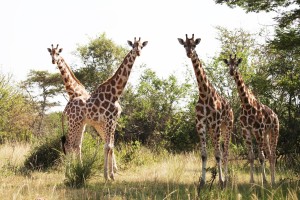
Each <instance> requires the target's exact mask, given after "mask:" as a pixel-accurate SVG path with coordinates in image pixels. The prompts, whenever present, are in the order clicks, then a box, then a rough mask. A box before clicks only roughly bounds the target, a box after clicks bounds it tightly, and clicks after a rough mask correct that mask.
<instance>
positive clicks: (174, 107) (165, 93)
mask: <svg viewBox="0 0 300 200" xmlns="http://www.w3.org/2000/svg"><path fill="white" fill-rule="evenodd" d="M191 91H193V90H192V89H191V84H190V83H188V81H186V82H185V83H179V82H178V80H177V78H176V77H175V76H174V75H170V76H169V77H168V78H166V79H160V78H159V77H157V75H156V73H155V72H154V71H152V70H150V69H146V70H145V71H144V73H143V74H142V75H141V77H140V80H139V83H138V84H137V87H136V88H134V87H133V86H129V87H127V90H126V92H125V93H124V96H123V97H122V100H121V103H122V107H123V112H122V115H121V119H120V127H119V128H120V129H119V131H118V132H119V133H120V134H121V136H122V138H123V140H128V138H129V139H130V140H139V141H141V142H142V144H146V145H148V146H150V147H151V148H152V149H155V148H158V147H167V148H168V149H169V150H174V151H176V150H177V151H178V150H191V149H193V147H194V146H193V145H191V146H190V148H184V147H183V146H184V145H187V144H190V143H193V144H195V143H196V141H197V139H196V140H195V139H194V138H197V137H198V136H197V133H196V131H195V115H194V113H195V111H193V112H192V113H193V114H191V113H190V110H189V109H188V108H187V106H188V102H186V99H190V98H189V97H190V92H191ZM175 118H176V120H174V119H175ZM191 118H192V120H190V119H191ZM191 124H192V125H191ZM184 127H185V128H186V127H189V129H185V128H184ZM190 127H192V130H191V128H190ZM179 138H182V139H186V141H184V140H180V139H179ZM191 138H193V139H191Z"/></svg>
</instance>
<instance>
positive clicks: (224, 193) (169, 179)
mask: <svg viewBox="0 0 300 200" xmlns="http://www.w3.org/2000/svg"><path fill="white" fill-rule="evenodd" d="M131 148H132V147H130V146H122V147H120V148H119V149H118V151H117V152H116V155H117V159H118V164H119V169H120V171H119V172H118V173H117V175H116V181H108V182H106V181H105V180H104V178H103V175H102V174H103V169H102V166H100V163H102V161H101V159H102V157H103V154H102V148H100V150H99V153H97V156H96V157H97V160H96V161H95V165H93V166H92V167H91V169H92V171H93V173H91V174H92V176H90V177H89V178H88V179H87V180H86V181H85V182H84V186H83V187H81V188H72V187H68V186H66V185H65V180H66V176H65V172H66V171H65V168H64V167H61V168H58V169H55V170H53V169H52V170H48V171H35V172H33V173H31V174H30V175H27V176H23V175H20V174H19V173H14V172H11V173H8V172H7V171H10V169H6V172H4V171H3V170H2V171H1V174H0V176H1V179H0V199H37V198H41V199H42V198H43V199H51V200H52V199H54V200H55V199H159V200H162V199H222V200H223V199H234V200H235V199H243V200H244V199H246V200H247V199H249V200H255V199H259V200H261V199H263V200H269V199H276V200H277V199H288V200H297V199H300V181H299V177H295V176H294V174H293V171H290V170H288V169H285V170H284V169H280V168H278V169H277V177H276V182H277V183H276V185H275V186H274V187H271V186H269V185H265V186H264V187H262V186H261V185H260V172H259V167H257V171H256V177H255V183H256V184H254V185H251V184H249V168H248V165H247V164H246V162H241V161H231V162H230V163H229V167H230V169H229V171H230V182H229V183H228V186H227V188H226V189H224V190H221V189H220V187H219V184H218V181H215V182H214V183H213V184H212V187H211V188H210V187H208V185H209V184H207V185H206V187H204V188H202V189H201V191H200V193H198V191H197V187H198V180H199V176H200V174H201V169H200V166H201V159H200V155H199V154H198V153H195V152H192V153H186V154H168V153H166V152H164V153H162V154H157V153H152V152H151V151H150V150H149V149H146V148H144V147H142V146H139V147H134V148H138V150H132V149H131ZM17 152H19V153H17ZM26 152H30V151H29V147H28V146H26V145H20V144H19V145H16V146H14V147H12V146H10V145H2V146H0V159H1V162H0V164H1V167H3V166H5V165H6V164H5V163H11V164H12V165H14V166H21V165H22V162H23V161H24V158H25V157H26V155H25V154H26ZM92 152H94V150H93V151H92ZM86 153H87V151H86V149H85V147H84V152H83V158H84V157H85V156H86ZM127 154H130V156H129V157H130V160H126V161H125V158H128V155H127ZM92 155H94V154H92ZM126 155H127V156H126ZM86 157H87V156H86ZM3 161H4V162H3ZM214 166H215V161H214V160H209V163H208V167H214ZM257 166H258V164H257ZM267 173H268V174H269V171H267ZM268 177H269V176H268ZM211 178H212V177H211V176H210V174H209V173H208V177H207V183H209V181H210V180H211Z"/></svg>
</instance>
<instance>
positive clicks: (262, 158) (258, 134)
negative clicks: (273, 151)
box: [254, 129, 268, 185]
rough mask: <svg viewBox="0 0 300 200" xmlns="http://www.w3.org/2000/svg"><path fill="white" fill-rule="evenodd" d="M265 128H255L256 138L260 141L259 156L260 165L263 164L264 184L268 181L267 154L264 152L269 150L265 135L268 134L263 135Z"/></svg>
mask: <svg viewBox="0 0 300 200" xmlns="http://www.w3.org/2000/svg"><path fill="white" fill-rule="evenodd" d="M262 133H263V130H261V129H259V130H254V135H255V138H256V141H257V142H258V148H259V149H258V150H259V151H258V158H259V162H260V166H261V173H262V185H264V184H265V183H267V178H266V170H265V163H266V162H265V154H264V150H265V151H268V148H267V143H268V142H266V141H265V140H264V137H267V136H263V135H262Z"/></svg>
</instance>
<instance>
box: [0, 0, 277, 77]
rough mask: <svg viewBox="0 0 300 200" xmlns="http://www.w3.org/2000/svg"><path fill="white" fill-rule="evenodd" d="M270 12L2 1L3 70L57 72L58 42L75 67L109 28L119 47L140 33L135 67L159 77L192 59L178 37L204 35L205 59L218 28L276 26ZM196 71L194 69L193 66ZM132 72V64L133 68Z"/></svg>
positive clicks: (207, 0)
mask: <svg viewBox="0 0 300 200" xmlns="http://www.w3.org/2000/svg"><path fill="white" fill-rule="evenodd" d="M272 17H274V15H272V14H270V13H267V14H266V13H259V14H258V13H245V11H244V10H242V9H240V8H236V9H230V8H229V7H227V6H226V5H216V4H215V3H214V0H150V1H149V0H148V1H145V0H126V1H125V0H106V1H105V0H81V1H80V0H49V1H43V0H9V1H1V3H0V23H1V37H0V72H2V73H8V72H9V73H11V74H13V78H14V79H15V80H16V81H20V80H25V79H26V76H27V74H28V72H29V71H30V69H34V70H48V71H50V72H58V69H57V68H56V66H55V65H52V64H51V58H50V55H49V53H48V51H47V48H48V47H50V46H51V44H52V43H53V44H57V43H58V44H60V47H62V48H63V49H64V50H63V52H62V54H61V55H62V57H64V58H65V60H66V62H67V63H69V65H71V66H74V64H76V62H78V59H77V58H76V57H75V56H74V55H72V52H74V51H75V50H76V47H77V45H78V44H87V42H88V41H89V38H90V37H91V38H95V37H96V36H98V35H99V34H101V33H103V32H105V33H106V36H107V37H108V38H111V39H112V40H113V41H114V42H116V43H117V44H120V45H124V46H125V45H127V40H133V38H134V37H141V39H142V40H143V41H144V40H147V41H148V45H147V46H146V47H145V48H144V49H143V51H142V54H141V56H140V57H138V58H137V60H136V63H135V65H139V64H141V63H144V64H146V66H147V67H149V68H151V69H152V70H154V71H155V72H157V74H158V75H159V76H164V75H168V74H170V73H175V74H176V72H178V75H179V76H180V68H182V65H183V64H186V63H190V60H189V59H188V58H187V57H186V55H185V51H184V48H183V47H182V46H181V45H180V44H179V43H178V41H177V38H178V37H180V38H185V34H188V35H189V36H191V34H192V33H194V34H195V37H196V38H201V43H200V44H199V45H198V46H197V52H198V55H199V56H200V57H201V58H202V59H204V60H205V59H207V58H209V57H212V56H214V55H215V53H216V52H218V51H219V50H220V47H219V43H218V41H217V39H216V37H217V34H216V29H215V27H216V26H223V27H226V28H229V29H234V28H243V29H245V30H247V31H250V32H252V33H255V32H257V31H258V30H259V29H260V28H262V25H271V24H274V23H273V20H272ZM191 70H192V67H191ZM133 73H134V67H133ZM129 81H130V79H129Z"/></svg>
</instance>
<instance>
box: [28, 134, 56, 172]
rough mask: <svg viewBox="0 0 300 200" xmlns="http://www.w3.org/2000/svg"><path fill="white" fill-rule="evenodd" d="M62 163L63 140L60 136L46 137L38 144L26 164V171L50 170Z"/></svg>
mask: <svg viewBox="0 0 300 200" xmlns="http://www.w3.org/2000/svg"><path fill="white" fill-rule="evenodd" d="M61 162H62V151H61V139H60V135H59V134H55V135H54V136H48V137H45V138H44V139H43V140H42V141H39V142H37V144H36V146H35V147H34V148H33V149H32V150H31V152H30V153H29V155H28V156H27V158H26V160H25V162H24V168H25V170H29V171H33V170H43V171H45V170H48V169H51V168H53V167H57V166H58V165H59V164H60V163H61Z"/></svg>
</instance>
